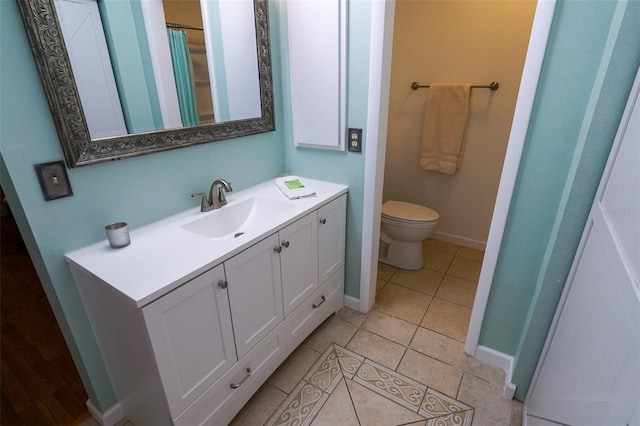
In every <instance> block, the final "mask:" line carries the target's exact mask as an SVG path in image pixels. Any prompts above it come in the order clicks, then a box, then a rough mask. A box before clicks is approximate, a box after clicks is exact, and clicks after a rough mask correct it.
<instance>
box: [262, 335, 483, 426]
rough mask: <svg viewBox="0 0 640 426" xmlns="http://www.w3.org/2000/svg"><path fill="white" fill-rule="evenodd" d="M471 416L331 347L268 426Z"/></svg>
mask: <svg viewBox="0 0 640 426" xmlns="http://www.w3.org/2000/svg"><path fill="white" fill-rule="evenodd" d="M472 418H473V408H472V407H470V406H468V405H466V404H463V403H461V402H460V401H456V400H455V399H453V398H450V397H448V396H446V395H444V394H442V393H440V392H438V391H436V390H435V389H432V388H429V387H428V386H425V385H423V384H422V383H419V382H416V381H414V380H412V379H410V378H408V377H405V376H404V375H402V374H400V373H397V372H395V371H393V370H390V369H388V368H386V367H384V366H383V365H380V364H378V363H376V362H374V361H371V360H369V359H367V358H364V357H362V356H361V355H359V354H357V353H355V352H352V351H350V350H348V349H346V348H343V347H342V346H339V345H337V344H331V345H329V347H328V348H327V350H326V351H325V352H324V353H323V354H322V355H321V356H320V358H319V359H318V361H317V362H316V363H315V364H314V365H313V366H312V367H311V369H310V370H309V371H308V373H307V374H306V375H305V376H304V378H303V380H301V381H300V383H299V384H298V385H297V386H296V387H295V388H294V390H293V391H292V392H291V393H290V394H289V396H288V397H287V399H286V400H285V401H284V402H283V403H282V404H281V405H280V407H279V408H278V409H277V410H276V411H275V412H274V413H273V415H272V416H271V417H270V418H269V420H268V421H267V422H266V425H268V426H284V425H304V424H311V425H313V426H318V425H343V424H353V425H369V424H371V425H381V424H394V425H396V424H403V425H404V424H416V425H417V424H426V425H429V426H430V425H449V424H451V425H470V424H471V419H472ZM425 422H426V423H425Z"/></svg>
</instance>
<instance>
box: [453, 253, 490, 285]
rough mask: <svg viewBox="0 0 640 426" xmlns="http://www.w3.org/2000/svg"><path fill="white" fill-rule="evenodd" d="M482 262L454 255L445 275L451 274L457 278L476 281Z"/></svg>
mask: <svg viewBox="0 0 640 426" xmlns="http://www.w3.org/2000/svg"><path fill="white" fill-rule="evenodd" d="M481 268H482V262H481V261H479V260H472V259H466V258H464V257H459V256H456V257H454V258H453V262H451V266H449V269H448V270H447V275H453V276H455V277H458V278H463V279H465V280H469V281H474V282H477V281H478V279H479V278H480V269H481Z"/></svg>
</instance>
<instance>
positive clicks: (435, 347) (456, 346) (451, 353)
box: [409, 327, 467, 368]
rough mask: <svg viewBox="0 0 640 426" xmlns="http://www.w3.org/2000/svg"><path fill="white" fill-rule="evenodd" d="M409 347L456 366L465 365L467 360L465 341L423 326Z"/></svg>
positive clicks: (419, 328)
mask: <svg viewBox="0 0 640 426" xmlns="http://www.w3.org/2000/svg"><path fill="white" fill-rule="evenodd" d="M409 347H410V348H411V349H413V350H416V351H418V352H420V353H422V354H424V355H427V356H430V357H431V358H435V359H437V360H439V361H442V362H444V363H446V364H449V365H451V366H453V367H456V368H462V367H464V365H465V361H466V360H467V354H465V353H464V343H462V342H459V341H457V340H455V339H453V338H451V337H447V336H444V335H442V334H439V333H436V332H435V331H431V330H427V329H426V328H423V327H418V330H417V331H416V334H415V336H413V340H412V341H411V344H410V345H409Z"/></svg>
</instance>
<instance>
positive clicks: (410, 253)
mask: <svg viewBox="0 0 640 426" xmlns="http://www.w3.org/2000/svg"><path fill="white" fill-rule="evenodd" d="M378 261H380V262H382V263H385V264H387V265H391V266H395V267H396V268H400V269H406V270H409V271H417V270H419V269H422V267H423V266H424V258H423V255H422V241H418V242H408V243H407V242H399V241H393V242H388V241H384V240H382V239H381V240H380V250H379V253H378Z"/></svg>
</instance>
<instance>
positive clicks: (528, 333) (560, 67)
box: [480, 0, 640, 399]
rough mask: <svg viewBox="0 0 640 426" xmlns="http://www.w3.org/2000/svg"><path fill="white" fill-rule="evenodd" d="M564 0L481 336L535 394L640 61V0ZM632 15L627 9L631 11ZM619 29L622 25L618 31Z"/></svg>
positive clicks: (520, 386)
mask: <svg viewBox="0 0 640 426" xmlns="http://www.w3.org/2000/svg"><path fill="white" fill-rule="evenodd" d="M624 6H625V4H624V3H618V2H614V1H580V2H577V1H559V2H558V4H557V7H556V13H555V16H554V20H553V24H552V29H551V34H550V38H549V44H548V47H547V52H546V56H545V60H544V64H543V70H542V74H541V78H540V83H539V87H538V92H537V95H536V100H535V104H534V109H533V112H532V117H531V121H530V127H529V131H528V135H527V139H526V142H525V147H524V151H523V154H522V160H521V164H520V169H519V173H518V177H517V181H516V186H515V189H514V196H513V199H512V202H511V206H510V211H509V217H508V220H507V225H506V228H505V233H504V236H503V241H502V246H501V250H500V255H499V259H498V264H497V266H496V271H495V275H494V280H493V284H492V288H491V293H490V297H489V301H488V304H487V310H486V314H485V318H484V323H483V326H482V331H481V335H480V344H481V345H484V346H488V347H491V348H493V349H496V350H498V351H500V352H503V353H505V354H509V355H513V356H514V357H515V370H514V374H513V378H512V382H513V383H515V384H516V385H517V391H516V397H517V398H519V399H523V398H524V397H525V396H526V392H527V390H528V386H529V384H530V382H531V378H532V376H533V372H534V370H535V367H536V363H537V360H538V358H539V355H540V352H541V350H542V347H543V345H544V341H545V338H546V335H547V333H548V329H549V326H550V324H551V321H552V318H553V315H554V313H555V309H556V306H557V303H558V300H559V298H560V295H561V292H562V289H563V287H564V283H565V281H566V278H567V276H568V273H569V269H570V267H571V263H572V260H573V257H574V254H575V251H576V249H577V246H578V242H579V240H580V237H581V234H582V229H583V227H584V224H585V221H586V218H587V215H588V212H589V210H590V208H591V204H592V201H593V198H594V195H595V191H596V189H597V186H598V183H599V180H600V176H601V174H602V170H603V168H604V164H605V162H606V159H607V157H608V153H609V150H610V147H611V144H612V142H613V139H614V137H615V133H616V131H617V127H618V123H619V121H620V117H621V114H622V111H623V109H624V106H625V103H626V99H627V97H628V95H629V90H630V88H631V85H632V83H633V79H634V77H635V73H636V71H637V69H638V65H639V64H640V44H639V43H638V33H637V29H638V28H640V13H639V11H640V2H639V1H637V0H633V1H631V2H629V3H628V4H627V5H626V10H625V9H624ZM622 18H624V19H622ZM618 30H619V32H617V31H618Z"/></svg>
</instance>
